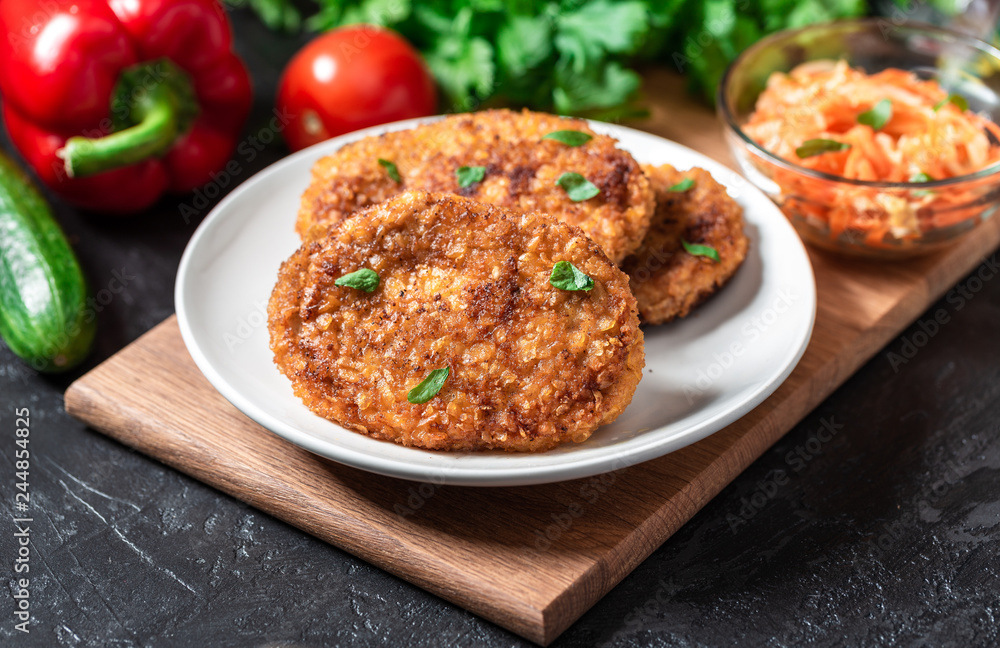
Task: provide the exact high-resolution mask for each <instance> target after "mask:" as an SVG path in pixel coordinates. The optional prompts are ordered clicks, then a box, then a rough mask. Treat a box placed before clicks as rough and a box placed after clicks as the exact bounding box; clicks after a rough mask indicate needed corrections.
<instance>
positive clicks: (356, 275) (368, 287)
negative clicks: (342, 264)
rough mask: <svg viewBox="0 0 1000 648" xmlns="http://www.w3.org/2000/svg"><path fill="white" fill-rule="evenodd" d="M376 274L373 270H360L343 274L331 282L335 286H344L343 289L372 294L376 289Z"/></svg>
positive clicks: (377, 279)
mask: <svg viewBox="0 0 1000 648" xmlns="http://www.w3.org/2000/svg"><path fill="white" fill-rule="evenodd" d="M378 282H379V278H378V273H377V272H375V271H374V270H369V269H368V268H361V269H360V270H355V271H354V272H350V273H348V274H345V275H344V276H343V277H340V278H339V279H337V280H336V281H334V282H333V284H334V285H335V286H344V287H345V288H355V289H357V290H363V291H365V292H366V293H370V292H374V291H375V289H376V288H378Z"/></svg>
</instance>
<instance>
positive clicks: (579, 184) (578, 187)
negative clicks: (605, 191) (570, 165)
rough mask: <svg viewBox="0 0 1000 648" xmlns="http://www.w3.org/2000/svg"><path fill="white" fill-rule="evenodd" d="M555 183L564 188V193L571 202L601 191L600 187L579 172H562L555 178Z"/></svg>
mask: <svg viewBox="0 0 1000 648" xmlns="http://www.w3.org/2000/svg"><path fill="white" fill-rule="evenodd" d="M556 184H557V185H559V186H560V187H562V188H563V189H565V190H566V195H567V196H569V199H570V200H572V201H573V202H582V201H584V200H589V199H591V198H593V197H594V196H596V195H597V194H599V193H601V190H600V189H598V188H597V187H596V186H595V185H594V184H593V183H592V182H591V181H590V180H587V179H586V178H584V177H583V176H582V175H580V174H579V173H573V172H568V173H564V174H562V175H561V176H559V179H558V180H556Z"/></svg>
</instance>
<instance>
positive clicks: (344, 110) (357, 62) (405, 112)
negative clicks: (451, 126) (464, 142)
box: [278, 25, 437, 151]
mask: <svg viewBox="0 0 1000 648" xmlns="http://www.w3.org/2000/svg"><path fill="white" fill-rule="evenodd" d="M436 108H437V93H436V91H435V88H434V79H433V78H432V77H431V75H430V73H428V71H427V68H426V67H425V66H424V62H423V60H422V59H421V58H420V55H419V54H418V53H417V52H416V50H414V49H413V48H412V47H411V46H410V44H409V43H407V42H406V41H405V40H403V39H402V38H401V37H400V36H399V35H397V34H396V33H394V32H391V31H388V30H386V29H382V28H380V27H375V26H372V25H354V26H351V27H343V28H341V29H335V30H333V31H331V32H327V33H325V34H323V35H321V36H318V37H317V38H316V39H315V40H313V41H312V42H310V43H309V44H308V45H306V46H305V47H304V48H302V50H301V51H299V52H298V53H297V54H296V55H295V56H294V57H293V58H292V60H291V62H289V64H288V67H286V68H285V71H284V73H283V74H282V76H281V81H280V83H279V85H278V110H280V111H282V112H283V113H284V114H287V115H289V116H290V118H291V121H290V123H289V124H288V126H287V127H286V128H285V132H284V134H285V141H286V142H288V145H289V146H290V147H291V148H292V150H294V151H297V150H299V149H303V148H305V147H307V146H311V145H313V144H315V143H317V142H322V141H323V140H325V139H329V138H331V137H335V136H337V135H341V134H343V133H349V132H351V131H355V130H358V129H359V128H367V127H369V126H375V125H378V124H385V123H387V122H393V121H398V120H400V119H409V118H411V117H423V116H426V115H432V114H434V112H435V109H436Z"/></svg>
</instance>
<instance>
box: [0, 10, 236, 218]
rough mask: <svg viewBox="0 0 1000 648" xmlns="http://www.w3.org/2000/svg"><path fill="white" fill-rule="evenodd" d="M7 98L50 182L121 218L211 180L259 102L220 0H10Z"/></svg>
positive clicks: (29, 152) (2, 48) (2, 60)
mask: <svg viewBox="0 0 1000 648" xmlns="http://www.w3.org/2000/svg"><path fill="white" fill-rule="evenodd" d="M0 93H2V95H3V118H4V121H5V122H6V124H7V130H8V132H9V134H10V138H11V141H13V143H14V145H15V146H16V147H17V149H18V150H19V151H20V152H21V154H22V155H23V156H24V157H25V159H27V161H28V163H29V164H30V165H31V166H32V167H33V168H34V170H35V172H36V173H37V174H38V175H39V177H41V179H42V180H43V181H44V182H45V183H46V184H47V185H49V186H50V187H52V188H53V189H54V190H55V191H56V192H57V193H59V194H60V195H62V196H63V197H65V198H66V199H67V200H68V201H69V202H71V203H73V204H75V205H78V206H80V207H84V208H87V209H94V210H98V211H103V212H111V213H128V212H134V211H139V210H142V209H144V208H146V207H148V206H150V205H151V204H152V203H153V202H155V201H156V200H157V198H159V197H160V195H162V194H163V193H164V192H167V191H170V192H177V193H184V192H188V191H191V190H193V189H195V188H197V187H199V186H201V185H203V184H205V183H206V182H208V181H209V180H210V179H211V174H212V173H214V172H217V171H219V170H220V169H221V168H222V167H223V166H225V164H226V163H227V161H228V160H229V157H230V155H231V154H232V152H233V149H234V148H235V146H236V141H237V138H238V137H239V133H240V131H241V129H242V126H243V123H244V121H245V120H246V117H247V113H248V112H249V110H250V106H251V104H252V101H253V96H252V91H251V87H250V79H249V77H248V75H247V72H246V68H245V67H244V66H243V63H242V62H241V61H240V59H239V58H238V57H237V56H236V55H235V54H234V53H233V51H232V35H231V32H230V28H229V21H228V19H227V17H226V13H225V10H224V9H223V7H222V5H221V4H220V3H219V2H217V1H216V0H0Z"/></svg>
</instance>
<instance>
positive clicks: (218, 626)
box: [0, 13, 1000, 648]
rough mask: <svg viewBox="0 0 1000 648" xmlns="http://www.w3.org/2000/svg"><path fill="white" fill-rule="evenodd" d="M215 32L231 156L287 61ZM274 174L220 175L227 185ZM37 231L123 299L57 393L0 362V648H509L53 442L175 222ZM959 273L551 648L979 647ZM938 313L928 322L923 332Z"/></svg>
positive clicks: (999, 444) (448, 612) (453, 615)
mask: <svg viewBox="0 0 1000 648" xmlns="http://www.w3.org/2000/svg"><path fill="white" fill-rule="evenodd" d="M235 18H236V21H237V30H238V36H239V42H240V49H241V52H242V53H243V55H244V56H245V57H246V59H247V61H248V62H249V64H250V66H251V68H252V70H253V72H254V79H255V82H256V84H257V87H258V93H257V96H258V105H257V107H256V111H255V116H254V118H253V120H252V122H251V126H250V127H249V128H248V134H252V133H253V132H255V131H256V130H257V129H259V128H261V127H263V126H264V124H266V122H267V120H268V118H269V112H270V97H271V96H273V88H274V85H275V83H276V79H277V75H278V72H279V71H280V68H281V65H282V64H283V62H284V61H285V60H286V59H287V57H288V56H289V55H290V53H291V52H292V51H294V49H295V47H296V43H295V42H292V41H291V40H282V39H280V38H277V37H275V36H273V35H269V34H267V33H266V32H265V31H264V30H263V29H262V28H260V27H259V26H257V25H256V24H255V23H254V22H253V21H252V20H248V19H247V17H246V16H244V15H243V14H241V13H237V14H236V17H235ZM251 43H252V45H251ZM0 143H2V145H3V146H4V148H5V149H8V150H9V147H8V146H7V142H6V140H0ZM283 154H284V151H283V150H282V149H281V148H280V146H273V147H271V148H269V149H267V150H266V151H263V152H261V153H260V155H259V157H257V158H256V159H253V160H250V159H247V157H248V156H244V157H242V158H241V157H239V156H238V157H237V159H238V161H239V162H240V164H241V168H243V169H244V171H245V172H244V173H243V174H242V175H241V176H240V177H239V178H238V179H237V180H238V181H242V180H245V179H246V178H247V177H249V176H250V175H251V174H252V173H253V172H254V171H256V170H259V169H261V168H263V167H264V166H265V165H266V164H267V163H269V162H271V161H273V160H275V159H277V158H278V157H280V156H281V155H283ZM60 218H61V219H62V222H63V223H64V224H65V227H66V229H67V230H68V232H70V234H71V235H72V236H73V237H74V240H75V241H76V243H77V246H78V250H79V254H80V256H81V259H82V262H83V265H84V266H85V270H86V271H87V274H88V276H89V277H90V278H91V281H92V283H93V287H94V290H95V291H97V290H100V289H101V288H102V287H104V286H106V285H107V284H108V282H109V281H110V279H111V278H112V276H113V275H112V273H113V272H114V271H116V270H117V271H118V272H119V274H122V275H126V276H128V277H131V278H130V279H129V280H128V283H127V285H126V289H125V290H124V291H123V292H122V293H121V294H119V295H116V296H115V297H114V299H113V300H112V301H111V303H109V304H108V305H107V306H106V307H103V308H102V311H101V313H100V314H99V325H100V338H99V341H98V347H97V350H96V352H95V353H94V355H93V356H92V358H91V359H90V361H89V362H88V364H87V366H86V367H83V368H81V369H80V370H79V371H77V372H74V373H73V375H72V376H66V377H59V378H43V377H40V376H38V375H36V374H34V373H32V372H31V371H30V370H28V369H27V368H25V367H24V366H23V365H22V364H21V363H20V362H18V361H17V360H16V358H14V357H13V356H12V355H11V354H10V352H9V351H7V350H6V349H5V348H4V349H0V390H2V391H0V472H3V473H5V474H4V475H0V512H2V515H0V574H2V576H3V579H4V582H5V583H6V584H7V585H8V587H9V592H7V593H5V595H4V597H3V604H2V605H0V645H3V646H18V647H20V646H25V647H27V646H32V647H33V646H38V647H45V648H49V647H54V646H81V647H82V646H120V647H126V646H136V647H138V646H152V647H162V646H171V647H173V646H179V647H191V648H200V647H203V646H240V647H243V646H254V647H261V648H263V647H265V646H266V647H271V648H277V647H279V646H300V647H307V646H308V647H319V646H354V645H356V646H367V645H378V644H383V643H384V644H387V645H424V646H441V645H458V646H481V645H496V646H521V645H530V644H528V643H527V642H525V641H523V640H521V639H519V638H518V637H516V636H514V635H512V634H510V633H508V632H506V631H504V630H502V629H500V628H498V627H496V626H494V625H492V624H491V623H489V622H486V621H483V620H481V619H479V618H477V617H475V616H473V615H472V614H469V613H468V612H465V611H463V610H461V609H460V608H457V607H455V606H452V605H450V604H447V603H445V602H443V601H441V600H440V599H438V598H436V597H434V596H432V595H429V594H427V593H425V592H423V591H422V590H420V589H418V588H416V587H414V586H412V585H409V584H408V583H406V582H403V581H401V580H399V579H397V578H394V577H392V576H389V575H388V574H386V573H384V572H382V571H380V570H378V569H376V568H374V567H371V566H369V565H367V564H365V563H364V562H361V561H359V560H357V559H355V558H353V557H351V556H349V555H347V554H345V553H343V552H341V551H339V550H337V549H334V548H332V547H330V546H328V545H326V544H324V543H323V542H320V541H318V540H316V539H314V538H312V537H309V536H307V535H304V534H303V533H301V532H299V531H297V530H296V529H294V528H291V527H289V526H287V525H285V524H283V523H281V522H278V521H276V520H274V519H272V518H270V517H268V516H267V515H264V514H261V513H259V512H257V511H255V510H253V509H251V508H249V507H247V506H245V505H243V504H241V503H239V502H237V501H235V500H233V499H231V498H229V497H226V496H224V495H221V494H219V493H218V492H216V491H214V490H212V489H211V488H208V487H206V486H204V485H202V484H200V483H199V482H197V481H195V480H193V479H190V478H188V477H186V476H185V475H182V474H180V473H178V472H176V471H174V470H172V469H169V468H166V467H164V466H163V465H161V464H159V463H157V462H155V461H152V460H150V459H147V458H146V457H144V456H142V455H139V454H136V453H135V452H132V451H131V450H129V449H128V448H125V447H123V446H121V445H119V444H117V443H115V442H114V441H111V440H109V439H107V438H105V437H103V436H101V435H100V434H98V433H96V432H93V431H91V430H88V429H86V428H85V427H84V426H82V425H81V424H79V423H77V422H75V421H73V420H72V419H70V418H69V417H68V416H67V415H66V413H65V412H64V411H63V405H62V391H63V390H64V389H65V387H66V385H67V384H68V383H69V381H70V380H71V379H72V378H73V377H75V376H78V375H80V374H81V373H83V371H85V370H86V369H87V368H89V367H92V366H94V365H95V364H97V363H98V362H99V361H101V360H103V359H105V358H107V357H108V356H109V355H111V354H112V353H114V352H115V351H117V350H118V349H119V348H121V347H123V346H124V345H126V344H127V343H128V342H130V341H132V340H133V339H135V338H136V337H138V336H139V335H141V334H142V333H143V332H145V331H146V330H148V329H149V328H151V327H152V326H154V325H155V324H157V323H159V322H160V321H161V320H163V319H164V318H165V317H167V316H168V315H170V314H171V313H172V312H173V281H174V276H175V272H176V267H177V262H178V260H179V258H180V254H181V252H182V250H183V247H184V244H185V243H186V241H187V239H188V237H189V236H190V235H191V232H192V231H193V229H194V227H195V224H196V223H195V222H191V223H185V222H184V219H183V218H182V217H181V215H180V212H179V208H178V202H177V201H176V200H165V201H164V202H163V203H161V205H160V206H159V207H158V208H157V209H156V210H154V211H153V212H152V213H149V214H146V215H143V216H141V217H138V218H135V219H132V220H123V221H107V220H101V219H96V218H94V217H92V216H83V215H80V214H78V213H76V212H75V211H73V210H69V209H66V208H62V209H61V210H60ZM980 272H982V276H983V277H986V276H990V278H988V279H986V280H985V281H984V280H982V279H980V278H978V277H976V278H973V277H975V276H976V275H975V274H974V275H970V277H969V278H966V279H965V280H964V281H963V282H961V283H960V284H959V288H960V289H961V290H964V291H965V293H966V294H967V295H968V296H967V297H966V296H963V293H962V292H960V291H957V290H956V291H953V292H952V293H949V296H948V297H946V298H945V299H943V300H941V302H939V303H938V304H937V305H935V306H934V307H933V308H932V309H931V310H930V311H929V312H928V313H927V314H925V315H924V316H923V317H922V318H921V320H920V321H921V322H923V326H921V325H920V323H918V324H915V325H914V326H911V327H910V328H909V329H908V330H907V331H906V332H905V333H904V334H903V335H902V336H901V337H900V338H899V339H897V340H895V341H893V342H892V343H891V344H890V345H889V346H888V347H887V348H886V349H884V350H883V351H882V352H880V353H879V354H878V355H877V356H876V357H875V358H874V359H873V360H872V361H871V362H869V363H868V364H867V365H866V366H865V367H864V368H863V369H862V370H861V371H859V372H858V373H857V374H856V375H855V376H854V377H853V378H852V379H851V380H849V381H848V382H847V383H846V384H845V385H844V386H843V387H842V388H841V389H840V390H838V391H837V392H836V393H835V394H834V395H833V396H832V397H831V398H830V399H828V400H827V401H826V402H825V403H823V404H822V405H821V406H820V407H819V408H818V409H817V410H816V411H815V412H813V413H812V414H810V415H809V416H808V417H806V419H805V420H804V421H803V422H802V423H801V424H800V425H799V426H797V427H796V428H795V429H794V430H793V431H792V432H790V433H789V434H788V435H787V436H786V437H785V438H784V439H783V440H782V441H781V442H780V443H778V444H777V445H776V446H775V447H774V448H773V449H771V450H770V451H769V452H767V453H766V454H765V455H764V457H762V458H761V459H760V460H759V461H757V462H756V463H755V464H754V465H753V466H752V467H751V468H750V469H749V470H747V471H746V472H745V473H744V474H743V475H742V476H740V477H739V478H738V479H737V480H736V481H735V482H734V483H733V484H732V485H731V486H729V487H728V488H726V489H725V490H724V491H723V492H722V493H721V494H720V495H719V496H718V497H717V498H716V499H715V500H714V501H712V502H711V503H710V504H709V505H708V506H707V507H706V508H705V509H704V510H703V511H702V512H701V513H699V514H698V515H697V516H696V517H695V518H694V519H693V520H692V521H691V522H689V523H688V524H687V525H686V526H685V527H684V528H683V529H681V530H680V532H678V533H677V534H676V535H675V536H674V537H673V538H671V539H670V540H669V541H668V542H667V543H665V544H664V545H663V546H662V547H660V548H659V549H658V550H657V551H656V552H655V553H654V554H653V555H652V556H651V557H650V558H649V559H648V560H646V561H645V562H644V563H643V564H642V565H641V566H640V567H639V568H638V569H637V570H636V571H635V572H634V573H633V574H631V575H630V576H629V577H627V578H626V579H625V580H624V581H623V582H622V583H621V585H619V586H618V587H617V588H615V589H614V590H613V591H612V592H611V593H610V594H609V595H608V596H607V597H605V598H604V599H603V600H602V601H601V602H600V603H598V604H597V605H596V606H595V607H594V608H593V609H592V610H591V611H590V612H588V613H587V614H586V615H584V617H583V618H582V619H581V620H580V621H579V622H578V623H577V624H576V625H574V626H573V627H572V628H570V629H569V630H568V631H567V632H566V633H565V634H564V635H563V636H562V637H561V638H560V639H559V640H558V641H557V642H556V644H554V645H557V646H591V645H608V646H647V645H653V646H719V645H735V644H739V645H745V646H786V645H789V646H790V645H803V644H806V645H815V646H840V645H861V646H871V645H886V644H896V645H906V646H924V645H928V646H988V645H997V644H998V643H1000V636H998V625H1000V618H998V617H1000V573H998V571H1000V560H998V559H997V556H998V553H1000V479H998V474H1000V425H998V422H997V418H998V416H1000V342H998V336H997V322H998V321H1000V280H997V279H995V278H992V275H993V274H995V273H997V272H998V270H997V269H996V268H995V267H994V266H993V265H992V264H991V263H988V264H985V265H983V266H982V267H981V268H980ZM938 309H944V310H945V312H946V314H947V315H948V318H949V321H948V323H946V324H944V325H941V326H938V327H937V330H936V331H935V330H934V327H933V326H932V325H930V324H929V322H931V321H932V320H933V319H934V314H935V312H936V311H937V310H938ZM928 331H932V332H933V335H928V334H927V333H928ZM909 345H913V346H912V347H911V346H909ZM914 352H915V353H914ZM891 354H896V355H891ZM910 356H912V357H910ZM900 359H903V360H905V363H902V364H900ZM176 406H177V407H184V406H185V404H184V403H183V402H178V403H176ZM20 407H27V408H30V410H31V436H30V439H31V440H30V447H31V451H32V457H31V461H32V465H31V474H30V479H29V481H30V489H31V497H32V506H31V510H30V514H31V515H32V517H33V520H34V521H33V522H32V523H31V524H30V534H31V540H32V543H31V556H30V563H29V565H30V570H31V571H30V573H29V574H28V577H29V578H30V587H29V589H30V601H31V611H32V623H31V626H30V630H31V632H30V634H27V635H25V634H23V633H21V632H18V631H16V630H15V629H14V624H15V623H16V621H17V620H16V619H15V617H14V616H13V609H14V599H13V598H12V597H13V595H14V593H15V592H16V590H17V587H16V583H15V580H14V577H15V574H14V564H15V563H14V561H15V558H16V556H17V548H18V545H17V539H16V538H15V537H14V533H15V532H16V530H17V529H16V528H15V525H14V524H13V523H12V522H10V521H9V520H10V518H11V516H12V514H13V508H12V507H13V504H14V494H15V492H16V490H15V488H14V485H13V484H14V482H15V476H14V472H15V469H14V456H13V453H14V451H15V450H16V449H17V448H16V446H15V445H14V428H15V417H14V409H15V408H20ZM17 576H19V577H20V576H24V574H20V575H17Z"/></svg>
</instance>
